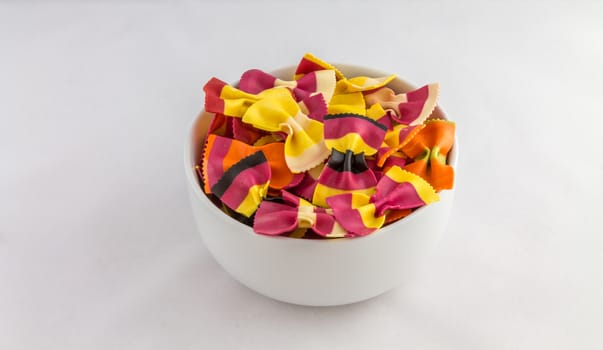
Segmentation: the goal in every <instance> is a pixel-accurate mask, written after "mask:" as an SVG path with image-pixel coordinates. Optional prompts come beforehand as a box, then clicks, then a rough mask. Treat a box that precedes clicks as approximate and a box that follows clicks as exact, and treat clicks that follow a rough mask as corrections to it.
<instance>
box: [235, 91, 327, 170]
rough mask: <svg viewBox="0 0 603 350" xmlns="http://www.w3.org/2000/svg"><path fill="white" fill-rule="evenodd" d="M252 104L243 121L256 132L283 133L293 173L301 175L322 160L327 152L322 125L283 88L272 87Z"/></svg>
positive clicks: (286, 158) (288, 164) (288, 160)
mask: <svg viewBox="0 0 603 350" xmlns="http://www.w3.org/2000/svg"><path fill="white" fill-rule="evenodd" d="M271 90H275V91H272V92H271V93H270V94H265V95H264V98H262V99H260V100H259V101H257V102H255V103H254V104H252V105H251V106H250V107H249V108H248V109H247V111H246V112H245V114H244V115H243V121H244V122H245V123H249V124H251V125H253V126H255V127H256V128H258V129H261V130H265V131H270V132H285V133H286V134H287V138H286V139H285V161H286V162H287V166H288V167H289V169H291V171H292V172H294V173H301V172H304V171H306V170H308V169H310V168H312V167H314V166H316V165H317V164H319V163H321V162H322V161H324V160H325V159H326V158H327V157H328V155H329V150H328V149H327V147H326V146H325V143H324V140H323V130H324V129H323V124H322V123H321V122H319V121H316V120H313V119H310V118H309V117H308V116H307V115H306V114H304V113H303V112H302V111H301V109H300V107H299V105H298V104H297V102H295V100H294V99H293V96H292V95H291V93H290V92H289V90H288V89H286V88H274V89H271Z"/></svg>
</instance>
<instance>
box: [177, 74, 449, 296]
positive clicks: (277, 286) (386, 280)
mask: <svg viewBox="0 0 603 350" xmlns="http://www.w3.org/2000/svg"><path fill="white" fill-rule="evenodd" d="M336 66H337V67H338V68H339V69H340V70H341V71H342V72H343V73H344V74H345V75H347V76H357V75H365V76H372V77H379V76H386V75H388V74H387V73H384V72H381V71H377V70H373V69H368V68H364V67H358V66H352V65H344V64H337V65H336ZM294 69H295V67H293V66H292V67H287V68H283V69H278V70H276V71H273V72H272V74H274V75H276V76H277V77H279V78H281V79H287V80H290V79H291V77H292V76H293V71H294ZM389 86H390V87H391V88H392V89H394V90H396V91H397V92H406V91H410V90H412V89H413V88H414V87H413V86H412V85H410V84H408V83H407V82H405V81H403V80H401V79H396V80H395V81H393V82H392V83H390V84H389ZM434 113H435V115H436V116H438V117H440V118H445V114H444V112H443V111H442V109H441V108H439V107H438V108H436V110H435V111H434ZM212 116H213V115H212V114H210V113H207V112H205V111H203V112H201V114H200V115H199V116H198V117H197V118H195V120H194V122H193V124H192V127H191V131H190V136H189V138H188V139H187V140H186V147H185V155H184V163H185V164H184V165H185V171H186V178H187V182H188V184H189V198H190V203H191V206H192V209H193V214H194V216H195V220H196V222H197V227H198V229H199V233H200V234H201V237H202V238H203V241H204V243H205V245H206V246H207V249H208V250H209V251H210V252H211V254H212V255H213V256H214V258H215V259H216V260H217V261H218V263H219V264H220V265H221V266H222V267H223V268H224V269H225V270H226V271H228V273H230V274H231V275H232V276H233V277H234V278H235V279H236V280H238V281H239V282H241V283H242V284H244V285H245V286H247V287H249V288H251V289H252V290H254V291H256V292H258V293H260V294H263V295H265V296H268V297H270V298H274V299H277V300H281V301H285V302H289V303H294V304H300V305H312V306H331V305H342V304H348V303H354V302H358V301H361V300H365V299H369V298H372V297H374V296H377V295H379V294H381V293H384V292H386V291H388V290H390V289H392V288H394V287H397V286H399V285H401V284H403V283H404V282H406V281H408V279H409V277H410V276H412V274H413V272H415V271H416V269H417V266H418V264H419V263H420V262H421V260H423V258H424V257H425V256H426V255H428V253H429V252H430V251H431V249H432V248H433V247H434V245H435V244H436V243H437V241H438V240H439V238H440V236H441V234H442V232H443V231H444V228H445V226H446V224H447V222H448V217H449V214H450V210H451V207H452V201H453V195H454V190H450V191H442V192H440V201H439V202H436V203H432V204H430V205H428V206H425V207H422V208H420V209H418V210H416V211H415V212H413V213H412V214H411V215H409V216H408V217H406V218H404V219H402V220H400V221H398V222H396V223H394V224H391V225H388V226H385V227H383V228H381V229H380V230H378V231H376V232H374V233H373V234H370V235H368V236H365V237H360V238H352V239H349V238H343V239H331V240H308V239H296V238H289V237H271V236H263V235H259V234H256V233H254V232H253V229H252V228H251V227H249V226H246V225H244V224H242V223H240V222H238V221H236V220H234V219H232V218H230V217H229V216H227V215H226V214H224V213H223V212H222V211H221V210H220V209H218V208H217V207H216V206H215V205H214V204H213V203H212V202H211V201H210V200H209V199H208V197H207V196H206V195H205V194H204V192H203V190H202V188H201V186H200V184H199V179H198V178H197V175H196V173H195V169H194V168H195V163H196V162H197V161H198V160H199V159H200V156H201V150H202V145H203V143H204V140H205V136H206V132H207V128H208V127H209V123H210V121H211V118H212ZM457 153H458V143H455V145H454V147H453V148H452V150H451V153H450V155H449V157H448V163H449V164H451V165H452V166H454V167H455V170H456V159H457Z"/></svg>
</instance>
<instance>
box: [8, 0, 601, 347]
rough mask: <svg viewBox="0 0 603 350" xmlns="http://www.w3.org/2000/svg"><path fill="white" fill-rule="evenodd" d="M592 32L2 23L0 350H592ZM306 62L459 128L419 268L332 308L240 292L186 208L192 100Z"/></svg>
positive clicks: (597, 173)
mask: <svg viewBox="0 0 603 350" xmlns="http://www.w3.org/2000/svg"><path fill="white" fill-rule="evenodd" d="M602 22H603V4H602V3H601V2H598V3H597V2H595V1H593V2H574V1H567V2H564V3H554V2H551V3H545V2H542V3H539V2H524V1H521V2H516V3H506V4H480V3H477V2H475V3H470V2H449V3H444V2H432V3H428V2H426V1H413V2H410V3H406V4H402V3H391V4H386V3H381V2H378V1H358V2H344V1H335V2H327V1H297V2H291V3H290V4H286V3H282V2H280V1H264V2H257V3H253V4H252V3H243V2H232V1H220V2H216V3H197V2H193V1H189V2H167V1H166V2H164V3H160V2H152V1H147V2H142V1H129V2H122V3H117V2H92V1H89V2H82V3H76V2H58V3H54V4H51V3H17V2H6V3H0V118H1V119H0V163H1V165H0V180H1V181H0V348H1V349H11V350H12V349H402V348H406V349H601V348H602V347H603V345H602V342H603V335H602V332H601V330H602V328H603V296H602V295H603V271H602V270H603V224H602V216H603V204H602V202H601V198H602V196H603V186H602V185H601V181H602V179H603V160H602V159H603V146H602V145H601V143H602V142H603V140H602V138H601V135H602V132H603V131H602V130H603V119H602V117H603V116H602V113H601V107H600V106H601V104H602V103H603V25H602V24H601V23H602ZM306 51H309V52H313V53H314V54H316V55H317V56H319V57H321V58H323V59H325V60H327V61H334V62H345V63H352V64H358V65H365V66H369V67H373V68H377V69H381V70H384V71H390V72H394V73H398V74H399V75H400V76H401V77H403V78H405V79H407V80H410V81H412V82H414V83H415V84H425V83H429V82H435V81H439V82H440V84H441V87H442V91H441V98H440V102H441V105H442V106H443V107H444V108H445V109H446V110H447V112H448V113H449V115H450V116H451V118H452V119H454V120H456V121H457V123H458V137H459V140H460V145H461V155H460V169H459V172H458V179H457V188H458V192H457V197H456V203H455V208H454V211H453V214H452V219H451V222H450V225H449V227H448V229H447V231H446V233H445V234H444V238H443V240H442V242H441V244H440V245H439V246H438V248H437V250H436V252H435V254H434V256H433V258H432V259H431V260H430V262H429V264H428V265H427V266H425V268H424V269H423V272H422V273H421V274H420V276H418V277H417V279H416V280H415V281H413V282H412V283H411V284H409V285H407V286H406V287H402V288H399V289H396V290H394V291H392V292H390V293H387V294H385V295H382V296H380V297H378V298H376V299H373V300H370V301H368V302H363V303H359V304H355V305H351V306H345V307H336V308H306V307H299V306H293V305H288V304H283V303H280V302H276V301H272V300H269V299H266V298H264V297H262V296H259V295H257V294H255V293H254V292H252V291H250V290H248V289H246V288H245V287H243V286H241V285H240V284H238V283H237V282H235V281H234V280H233V279H232V278H230V277H229V276H228V275H227V274H226V273H225V272H224V271H223V270H222V269H221V268H220V267H219V266H218V265H217V264H216V262H215V261H214V260H213V259H212V258H211V256H210V255H209V254H208V252H207V250H206V249H205V247H204V246H203V243H202V241H201V239H200V237H199V236H198V234H197V232H196V228H195V227H194V224H193V218H192V215H191V211H190V208H189V204H188V201H187V194H186V186H185V178H184V171H183V166H182V163H183V154H182V151H183V143H184V140H185V135H186V133H187V128H188V126H189V123H190V122H191V121H192V118H193V117H195V115H196V114H197V112H198V111H199V110H200V109H201V108H202V105H203V94H202V87H203V84H204V83H205V81H207V80H208V79H209V78H210V77H212V76H217V77H219V78H221V79H223V80H226V81H234V80H236V79H238V77H239V75H240V73H242V72H243V71H244V70H246V69H248V68H261V69H265V70H270V69H272V68H275V67H281V66H285V65H290V64H295V63H297V62H298V61H299V59H300V57H301V56H302V55H303V54H304V53H305V52H306ZM208 225H211V223H208Z"/></svg>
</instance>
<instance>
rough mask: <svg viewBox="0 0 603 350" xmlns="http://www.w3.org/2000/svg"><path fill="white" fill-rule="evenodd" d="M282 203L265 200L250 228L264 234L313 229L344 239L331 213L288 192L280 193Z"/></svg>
mask: <svg viewBox="0 0 603 350" xmlns="http://www.w3.org/2000/svg"><path fill="white" fill-rule="evenodd" d="M282 200H283V203H277V202H274V201H268V200H265V201H263V202H262V204H261V205H260V207H259V209H258V210H257V212H256V214H255V219H254V222H253V229H254V231H255V232H257V233H261V234H265V235H271V236H274V235H281V234H286V233H290V232H293V231H294V230H296V229H298V228H306V229H312V230H313V231H314V232H315V233H317V234H318V235H320V236H323V237H329V238H335V237H345V236H346V234H347V233H346V232H345V230H344V229H343V228H342V227H341V225H340V224H339V223H337V221H335V218H334V217H333V211H331V210H330V209H323V208H319V207H315V206H313V205H312V204H311V203H309V202H308V201H306V200H304V199H302V198H300V197H297V196H295V195H293V194H291V193H289V192H286V191H283V192H282Z"/></svg>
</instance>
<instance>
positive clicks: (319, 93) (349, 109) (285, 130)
mask: <svg viewBox="0 0 603 350" xmlns="http://www.w3.org/2000/svg"><path fill="white" fill-rule="evenodd" d="M395 78H396V76H395V75H389V76H382V77H370V76H345V75H344V74H343V73H342V72H341V71H339V70H338V69H337V68H336V67H335V66H334V65H332V64H330V63H327V62H325V61H323V60H321V59H319V58H317V57H316V56H314V55H312V54H306V55H304V56H303V57H302V59H301V61H300V62H299V64H298V66H297V68H296V69H295V72H294V74H293V76H292V77H291V78H290V79H291V80H287V79H281V77H276V76H274V75H272V74H270V73H267V72H264V71H262V70H259V69H251V70H248V71H246V72H244V73H243V74H242V76H241V79H240V81H239V84H238V86H231V85H229V84H227V83H225V82H223V81H222V80H219V79H218V78H212V79H210V80H209V81H208V82H207V83H206V84H205V86H204V91H205V109H206V111H207V112H211V113H214V117H213V120H212V122H211V124H210V126H209V129H208V135H207V137H206V139H205V142H204V149H203V156H202V157H201V159H200V161H199V165H198V166H197V172H198V174H199V177H200V180H201V183H202V186H203V190H204V192H205V193H206V194H207V195H208V196H210V198H211V199H212V201H213V202H214V203H216V205H218V206H219V207H221V208H222V210H223V211H224V212H225V213H226V214H227V215H230V216H232V217H233V219H235V220H238V221H240V222H241V223H243V224H246V225H249V226H252V227H253V229H254V231H255V232H256V233H258V234H262V235H268V236H286V237H292V238H304V239H335V238H352V237H359V236H365V235H368V234H371V233H373V232H375V231H377V230H378V229H379V228H381V227H383V226H384V225H388V224H390V223H394V222H396V221H397V220H403V218H404V217H406V216H408V215H410V214H411V213H412V212H413V211H414V210H416V209H417V208H420V207H422V206H425V205H429V204H430V203H433V202H435V201H438V200H439V195H438V192H439V191H441V190H446V189H451V188H452V187H453V186H454V169H453V168H452V167H451V166H450V165H448V160H447V158H448V154H449V152H450V150H451V148H452V147H453V145H454V135H455V124H454V122H451V121H449V120H441V119H437V117H434V116H433V115H432V113H433V111H434V109H435V108H436V103H437V98H438V95H439V85H438V84H437V83H435V84H428V85H425V86H423V87H421V88H419V89H416V90H413V91H395V90H393V89H392V88H391V87H390V84H391V83H392V82H393V81H394V80H395Z"/></svg>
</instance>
